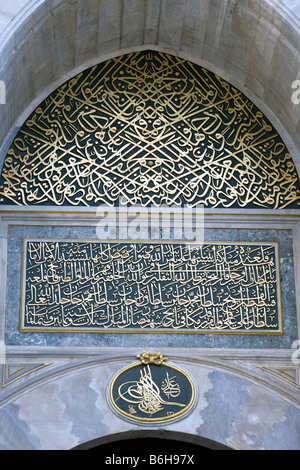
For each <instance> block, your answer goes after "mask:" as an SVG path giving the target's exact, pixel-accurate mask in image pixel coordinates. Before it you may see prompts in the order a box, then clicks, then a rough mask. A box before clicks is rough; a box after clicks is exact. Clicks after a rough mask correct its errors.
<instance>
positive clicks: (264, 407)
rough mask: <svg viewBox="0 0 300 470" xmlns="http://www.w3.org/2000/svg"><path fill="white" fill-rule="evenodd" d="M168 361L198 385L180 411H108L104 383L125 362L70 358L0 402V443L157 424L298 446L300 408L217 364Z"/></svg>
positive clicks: (240, 445)
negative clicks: (166, 417)
mask: <svg viewBox="0 0 300 470" xmlns="http://www.w3.org/2000/svg"><path fill="white" fill-rule="evenodd" d="M133 362H134V360H133ZM169 362H170V363H171V362H172V363H176V365H177V366H179V367H181V368H182V369H184V370H185V371H186V372H187V373H188V374H189V375H190V376H191V377H192V378H193V380H194V382H195V384H196V387H197V399H196V406H195V407H194V409H193V410H192V412H191V413H190V414H189V415H187V416H186V417H183V418H182V419H180V420H178V421H176V422H174V423H172V424H168V425H166V424H162V425H156V426H155V425H152V426H147V425H143V424H138V425H137V424H136V423H132V422H129V421H127V420H125V419H123V418H120V417H119V416H117V415H116V413H115V412H114V411H112V408H111V406H110V403H109V400H108V398H107V388H108V385H109V383H110V380H111V379H112V377H113V376H114V374H115V373H116V372H117V371H118V370H120V369H121V368H122V367H123V366H125V365H128V362H125V363H124V362H122V361H118V362H110V361H109V360H108V361H107V363H106V364H97V363H94V364H85V365H82V364H81V366H78V365H77V368H76V363H75V364H74V365H73V370H68V371H64V373H58V372H56V373H55V375H54V376H53V377H52V379H51V380H49V377H48V380H43V381H41V382H40V383H37V384H36V385H35V386H34V387H29V388H28V389H27V390H26V393H24V391H23V393H22V394H20V396H18V397H16V398H15V399H14V401H11V402H10V403H8V404H7V405H6V406H5V407H4V408H2V409H0V421H1V428H2V432H1V433H0V449H1V450H11V449H24V450H31V449H36V450H40V449H41V450H45V449H48V450H67V449H72V448H74V447H77V446H79V445H80V444H83V443H87V442H88V441H92V440H95V439H97V440H98V442H100V443H101V437H102V438H103V439H106V440H107V438H108V436H110V435H114V434H118V435H122V433H129V434H130V433H134V432H137V431H142V432H144V431H146V430H149V431H150V430H151V431H152V433H154V435H155V432H157V433H158V436H160V435H161V433H162V431H164V432H166V431H168V432H171V431H173V432H180V433H186V434H187V435H189V436H201V437H202V438H204V439H208V440H211V441H215V442H217V443H219V444H223V445H225V446H227V447H228V448H231V449H244V450H272V449H282V450H284V449H287V450H299V448H300V446H299V432H300V428H299V426H300V424H299V423H300V411H299V409H297V408H296V407H295V406H294V405H293V404H291V403H289V402H288V401H286V400H284V399H282V397H280V396H276V394H274V393H272V392H270V391H269V390H267V389H266V388H265V387H262V386H259V385H258V384H255V383H251V381H249V380H245V379H244V378H241V377H239V376H238V375H232V374H229V373H226V372H224V371H222V370H220V369H218V368H212V367H209V366H203V365H201V364H199V363H198V364H197V363H195V362H191V361H189V362H178V361H176V362H174V361H172V358H170V360H169ZM129 363H130V362H129ZM49 368H51V366H49ZM83 397H84V399H83Z"/></svg>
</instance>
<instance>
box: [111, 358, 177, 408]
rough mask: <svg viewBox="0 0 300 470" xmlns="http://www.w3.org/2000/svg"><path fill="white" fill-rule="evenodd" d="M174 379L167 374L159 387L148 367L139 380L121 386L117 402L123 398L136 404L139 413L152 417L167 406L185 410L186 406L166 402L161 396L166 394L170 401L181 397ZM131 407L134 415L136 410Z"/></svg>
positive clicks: (143, 370) (144, 369)
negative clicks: (172, 398) (171, 398)
mask: <svg viewBox="0 0 300 470" xmlns="http://www.w3.org/2000/svg"><path fill="white" fill-rule="evenodd" d="M174 379H175V376H174V377H172V379H170V378H169V374H168V373H167V374H166V378H165V380H164V381H163V382H162V384H161V387H159V386H158V385H157V384H156V383H155V381H154V380H153V378H152V374H151V370H150V367H149V366H146V368H143V369H141V371H140V378H139V380H134V381H129V382H125V383H123V384H121V385H120V386H119V388H118V397H117V399H116V401H117V400H118V399H119V398H121V399H122V400H124V401H126V402H127V403H131V404H136V405H138V409H139V411H141V412H142V413H145V414H149V415H150V416H152V415H153V414H155V413H157V412H159V411H161V410H163V409H164V408H165V407H166V406H171V407H174V406H177V407H180V408H184V407H185V406H186V404H184V403H177V402H172V401H168V400H164V399H163V397H162V396H161V391H162V392H163V393H164V394H166V396H167V397H168V399H169V398H170V396H171V397H178V396H179V395H180V393H181V391H180V386H179V384H178V383H177V382H175V380H174ZM129 407H130V408H129V411H130V413H131V414H133V413H134V412H135V411H134V408H133V407H132V405H129Z"/></svg>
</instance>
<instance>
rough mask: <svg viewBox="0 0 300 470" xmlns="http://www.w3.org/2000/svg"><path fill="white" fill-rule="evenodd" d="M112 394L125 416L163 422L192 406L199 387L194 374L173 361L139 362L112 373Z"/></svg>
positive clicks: (137, 419) (140, 420)
mask: <svg viewBox="0 0 300 470" xmlns="http://www.w3.org/2000/svg"><path fill="white" fill-rule="evenodd" d="M109 398H110V402H111V404H112V406H113V408H114V409H115V410H116V411H117V412H118V413H119V414H120V415H121V416H122V417H125V418H128V419H130V420H133V421H137V422H142V423H164V422H168V421H172V420H175V419H177V418H179V417H183V416H184V415H186V414H187V413H188V412H189V411H190V410H191V408H192V407H193V405H194V403H195V399H196V387H195V384H194V382H193V380H192V379H191V377H189V375H188V374H187V373H186V372H185V371H183V370H182V369H180V368H178V367H176V366H174V365H171V364H165V363H163V364H160V365H155V364H151V363H149V364H141V363H140V362H138V363H135V364H132V365H130V366H127V367H124V368H123V369H121V370H120V371H119V372H118V373H117V374H116V375H115V376H114V377H113V379H112V381H111V383H110V387H109Z"/></svg>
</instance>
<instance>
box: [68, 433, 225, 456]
mask: <svg viewBox="0 0 300 470" xmlns="http://www.w3.org/2000/svg"><path fill="white" fill-rule="evenodd" d="M71 450H92V451H97V452H100V453H101V454H102V455H103V456H105V455H107V456H109V455H111V454H112V453H115V454H117V455H125V454H127V455H130V454H132V455H134V453H140V454H142V453H143V451H144V453H145V454H150V453H156V455H158V454H169V455H172V454H173V455H174V454H179V455H180V454H183V455H184V454H189V455H193V454H194V455H195V454H197V455H198V454H199V453H202V452H204V451H209V450H231V449H230V448H229V447H227V446H224V445H222V444H219V443H218V442H215V441H212V440H210V439H206V438H202V437H201V436H196V435H193V434H186V433H181V432H176V431H165V430H156V431H155V430H152V431H151V430H147V431H143V430H139V431H130V432H124V433H120V434H113V435H108V436H105V437H102V438H99V439H94V440H93V441H90V442H86V443H83V444H80V445H79V446H77V447H75V448H73V449H71Z"/></svg>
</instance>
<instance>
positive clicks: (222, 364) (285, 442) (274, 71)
mask: <svg viewBox="0 0 300 470" xmlns="http://www.w3.org/2000/svg"><path fill="white" fill-rule="evenodd" d="M10 5H11V6H10V8H9V9H7V10H6V11H2V10H1V11H0V13H1V15H2V16H0V19H1V23H0V26H2V31H1V36H0V44H1V49H0V80H2V81H3V82H4V83H5V85H6V104H5V105H1V104H0V122H1V126H0V142H1V154H0V166H1V167H2V164H3V161H4V158H5V156H6V153H7V150H8V148H9V146H10V144H11V142H12V140H13V138H14V137H15V135H16V133H17V131H18V130H19V128H20V127H21V125H22V124H23V122H24V121H25V119H26V118H27V117H28V116H29V114H30V113H31V112H32V111H33V109H34V108H35V107H36V106H37V105H38V104H39V103H40V102H41V101H42V100H43V99H44V98H45V97H46V96H47V95H48V94H49V93H50V92H52V91H53V90H55V89H56V88H57V87H58V86H59V85H60V84H62V83H64V82H65V81H66V79H68V78H71V77H73V76H74V75H75V74H76V73H77V72H79V71H82V70H84V69H86V68H87V67H89V66H92V65H94V64H97V63H100V62H103V61H104V60H106V59H108V58H111V57H115V56H119V55H121V54H124V53H127V52H134V51H139V50H144V49H149V48H151V49H154V50H158V51H162V52H170V53H171V54H173V55H178V56H179V57H182V58H186V59H188V60H191V61H192V62H195V63H197V64H199V65H203V66H205V67H206V68H207V69H209V70H211V71H212V72H215V73H217V74H219V75H220V76H221V77H222V78H224V79H225V80H227V81H228V82H230V83H231V84H232V85H234V86H236V87H237V88H238V89H240V90H241V91H242V92H244V93H245V95H246V96H248V97H249V99H251V100H252V101H253V102H254V103H255V104H256V105H257V106H258V108H259V109H261V110H262V111H263V112H264V113H265V115H266V116H267V117H268V119H269V120H270V121H271V122H272V124H273V125H274V126H275V128H276V129H277V130H278V132H279V134H280V135H281V137H282V138H283V140H284V142H285V143H286V145H287V147H288V149H289V151H290V153H291V155H292V158H293V160H294V163H295V166H296V168H297V170H298V173H299V169H300V160H299V149H300V132H299V131H300V107H299V106H297V105H295V104H293V103H292V102H291V84H292V83H293V82H294V80H296V79H298V78H299V73H300V72H299V69H300V53H299V41H300V40H299V34H300V26H299V10H298V7H297V5H295V2H293V1H291V0H290V1H289V0H286V1H285V2H283V1H279V0H276V1H275V0H265V1H263V2H261V1H259V0H253V1H252V2H250V3H249V2H248V1H247V0H228V1H226V0H224V1H220V2H219V1H218V2H217V1H213V0H202V1H198V0H193V1H184V0H178V1H177V0H176V8H174V1H173V0H172V1H171V0H162V1H156V0H144V1H141V0H126V1H121V0H107V1H104V0H101V1H95V0H88V1H80V0H78V1H76V0H35V1H33V0H32V1H25V0H23V1H21V2H10ZM20 5H21V6H22V8H21V9H20V10H19V11H18V9H19V7H20ZM45 52H46V53H45ZM248 214H249V213H248ZM248 214H246V215H245V214H241V218H240V219H239V221H237V218H235V214H233V215H232V214H230V218H226V217H225V214H224V213H218V214H217V215H216V217H213V218H211V219H210V222H209V229H210V230H216V229H218V230H220V229H222V227H224V225H225V221H226V226H227V227H230V229H232V230H243V236H245V232H246V231H249V230H250V229H251V230H252V234H253V236H254V237H255V236H256V237H258V236H259V237H261V238H260V240H261V239H266V237H267V235H266V233H267V231H270V230H273V234H276V236H277V240H279V239H280V243H282V240H283V238H284V237H283V234H284V233H285V234H286V233H288V234H289V245H285V244H283V245H282V250H283V252H284V253H285V255H284V256H283V258H284V260H288V261H287V262H285V261H284V264H283V266H284V267H283V273H284V276H285V277H288V276H289V275H291V270H292V264H293V258H292V256H294V258H297V257H299V245H300V243H299V242H300V230H299V216H298V213H297V212H295V211H286V210H285V211H281V212H277V213H274V212H272V213H269V218H268V217H267V218H266V217H265V214H262V213H259V211H254V212H252V213H251V218H250V219H249V218H248ZM78 217H79V218H78V219H76V220H75V219H74V215H72V214H66V215H65V220H64V224H68V225H69V226H70V227H71V228H73V227H78V226H82V227H85V226H89V224H92V219H89V215H88V214H87V213H83V214H81V215H80V216H78ZM66 221H67V222H66ZM228 224H229V225H228ZM55 225H57V226H58V227H59V228H60V229H61V230H62V232H63V227H62V225H63V224H62V220H61V215H58V216H57V215H55V214H51V215H50V216H49V218H47V216H45V214H39V213H38V211H37V212H36V214H34V213H33V214H32V213H30V211H29V212H28V213H27V214H26V213H25V214H24V213H23V214H21V213H20V214H18V213H17V212H15V213H11V212H10V211H5V210H4V211H2V212H1V238H0V241H1V246H0V256H1V263H2V266H5V267H6V265H7V263H8V257H7V253H8V250H7V248H8V243H10V240H12V243H17V244H18V243H19V241H20V239H22V237H23V235H22V229H23V228H24V227H25V229H26V230H27V228H28V227H29V226H30V227H31V228H30V230H31V234H32V236H42V237H43V236H45V231H44V232H43V227H51V230H52V228H53V227H54V226H55ZM26 230H25V232H26ZM37 230H40V233H39V234H37ZM253 231H254V232H255V233H254V232H253ZM284 231H285V232H284ZM62 232H61V235H60V236H63V235H62ZM268 233H270V232H268ZM67 236H68V237H70V233H68V234H67ZM274 236H275V235H274ZM10 237H11V238H10ZM11 248H12V249H11V250H9V256H10V254H11V253H13V251H14V250H13V248H17V249H16V250H15V253H17V252H18V247H17V245H12V246H11ZM288 252H289V255H287V253H288ZM291 253H293V255H291ZM16 259H17V258H14V263H13V265H14V266H17V262H16ZM10 261H11V262H12V259H10ZM5 273H6V270H5ZM5 273H4V271H3V269H2V270H1V272H0V285H1V286H6V274H5ZM11 276H12V277H17V273H15V272H11ZM299 279H300V277H299V268H298V267H297V266H295V284H296V286H295V290H296V291H298V293H299ZM291 282H292V281H291ZM286 292H288V293H290V292H293V284H292V283H291V284H288V285H287V287H286ZM291 297H292V296H291ZM299 298H300V296H299V295H298V299H299ZM288 308H292V310H293V315H292V317H289V318H288V320H287V323H288V325H287V326H288V331H289V334H288V335H284V336H283V337H280V338H272V340H270V339H267V340H265V338H264V337H259V338H256V339H255V340H254V341H253V342H252V343H251V341H252V340H250V339H249V338H248V339H247V340H245V342H244V343H241V342H240V341H239V339H238V338H237V339H236V338H233V337H231V338H230V340H228V339H227V338H226V336H224V337H223V338H219V337H218V338H214V339H212V338H204V339H203V343H202V345H201V347H199V344H198V345H196V344H195V343H192V342H190V343H188V344H189V348H186V344H187V343H185V346H184V344H183V342H181V343H180V341H181V340H178V344H176V343H175V342H172V341H171V340H170V341H169V342H167V343H165V342H163V341H162V340H159V339H158V338H157V337H156V338H151V339H150V340H148V341H147V347H149V348H150V349H153V348H156V346H158V347H163V346H164V345H166V344H167V345H168V346H167V347H166V349H165V350H164V351H163V352H164V354H166V355H169V356H170V357H172V360H173V361H174V362H176V363H178V364H180V365H181V366H182V367H183V368H186V369H188V371H189V373H190V374H191V375H192V376H193V377H194V378H196V381H197V383H198V384H199V397H198V402H197V407H196V408H195V410H194V412H193V414H191V415H189V416H188V418H187V419H185V420H182V421H178V422H177V423H174V424H172V425H169V426H165V427H164V428H165V429H166V430H174V431H178V432H191V430H192V433H193V434H194V435H199V436H202V437H203V438H205V439H211V440H213V441H216V442H218V443H220V444H223V445H226V446H229V447H231V448H235V449H280V448H283V447H284V448H286V449H299V435H300V431H299V422H300V419H299V413H300V411H299V386H300V382H299V362H297V361H298V359H299V357H298V356H299V355H298V354H297V351H295V347H296V346H295V345H294V346H293V344H298V343H297V341H298V340H299V332H298V326H297V325H296V314H295V306H292V307H290V306H289V307H288ZM15 309H16V307H15V306H14V300H13V298H11V299H10V304H9V305H8V306H6V305H5V300H4V296H2V298H1V299H0V332H1V336H0V340H1V348H2V349H1V351H0V354H2V356H0V359H1V361H0V362H3V364H1V366H2V373H3V381H2V390H1V409H0V414H1V423H3V432H2V433H1V436H0V447H1V448H2V449H70V448H73V447H75V446H78V445H80V444H83V443H84V442H88V441H91V440H93V439H98V438H100V437H102V436H106V435H110V434H114V433H118V432H127V431H128V432H131V431H133V430H136V429H137V428H136V427H135V426H134V425H132V424H131V423H128V422H126V421H124V422H123V421H120V420H119V419H118V417H116V416H115V415H113V414H112V413H111V410H110V407H109V404H108V402H107V401H106V390H105V383H106V382H107V381H109V379H110V377H111V376H112V374H113V373H114V372H116V371H117V370H119V369H120V368H121V367H123V366H124V364H127V363H130V362H131V361H132V358H134V357H135V355H136V354H137V353H140V352H141V351H140V349H141V348H142V347H143V346H144V344H143V345H141V341H140V340H139V339H137V338H136V337H134V338H130V341H129V342H128V341H125V342H124V343H122V344H121V345H120V343H118V341H117V340H116V338H115V337H114V336H111V337H110V338H109V340H108V339H107V340H105V341H103V342H101V341H100V343H98V344H97V341H96V340H95V339H94V340H86V338H85V336H84V335H83V336H80V339H79V338H77V339H75V338H74V337H69V336H66V337H65V338H64V339H62V338H59V340H58V343H59V345H60V347H57V345H58V343H57V338H54V337H52V338H51V339H50V338H49V340H48V339H45V337H44V336H42V335H40V336H36V337H32V338H31V337H29V336H27V337H26V340H25V341H23V339H21V338H22V335H20V333H19V331H17V329H14V330H12V329H11V324H10V321H9V318H10V317H9V315H8V314H7V312H8V311H9V312H14V311H15ZM5 312H6V316H5ZM14 315H15V313H14ZM298 325H299V322H298ZM7 328H8V329H7ZM191 346H192V347H191ZM195 346H196V347H195ZM178 347H180V348H181V349H180V354H179V352H178V349H177V348H178ZM3 356H4V360H2V359H3ZM292 358H294V362H293V361H292ZM70 390H72V393H70ZM83 395H84V396H85V397H86V402H85V403H84V402H83V401H82V399H81V397H82V396H83ZM45 397H47V406H45V402H44V398H45ZM220 397H222V401H220ZM229 397H233V399H229ZM37 408H38V411H37ZM53 421H55V426H51V425H50V426H49V424H50V423H53ZM282 436H284V439H283V438H282Z"/></svg>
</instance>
